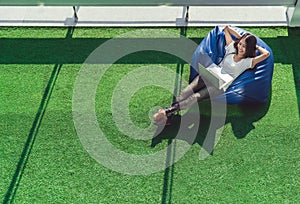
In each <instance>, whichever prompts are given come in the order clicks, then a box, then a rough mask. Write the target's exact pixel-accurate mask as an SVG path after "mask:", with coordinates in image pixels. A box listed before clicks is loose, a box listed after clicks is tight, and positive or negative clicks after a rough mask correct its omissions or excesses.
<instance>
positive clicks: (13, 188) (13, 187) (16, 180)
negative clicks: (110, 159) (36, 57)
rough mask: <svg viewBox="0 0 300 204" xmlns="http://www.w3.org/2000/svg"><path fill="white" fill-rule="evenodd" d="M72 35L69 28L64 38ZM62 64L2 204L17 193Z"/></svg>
mask: <svg viewBox="0 0 300 204" xmlns="http://www.w3.org/2000/svg"><path fill="white" fill-rule="evenodd" d="M72 33H73V28H69V29H68V32H67V35H66V38H70V37H72ZM61 67H62V64H56V65H55V66H54V68H53V70H52V73H51V75H50V78H49V81H48V84H47V86H46V88H45V91H44V94H43V97H42V100H41V103H40V106H39V109H38V111H37V113H36V115H35V119H34V121H33V123H32V126H31V129H30V132H29V134H28V137H27V140H26V143H25V145H24V148H23V151H22V153H21V156H20V159H19V162H18V164H17V167H16V170H15V173H14V175H13V177H12V180H11V183H10V185H9V188H8V190H7V192H6V195H5V197H4V200H3V203H13V202H14V199H15V196H16V193H17V191H18V188H19V185H20V182H21V180H22V177H23V174H24V172H25V169H26V166H27V163H28V161H29V158H30V154H31V151H32V148H33V146H34V143H35V141H36V138H37V135H38V132H39V129H40V126H41V124H42V120H43V118H44V115H45V112H46V109H47V106H48V103H49V101H50V98H51V95H52V92H53V88H54V86H55V83H56V80H57V78H58V75H59V73H60V70H61Z"/></svg>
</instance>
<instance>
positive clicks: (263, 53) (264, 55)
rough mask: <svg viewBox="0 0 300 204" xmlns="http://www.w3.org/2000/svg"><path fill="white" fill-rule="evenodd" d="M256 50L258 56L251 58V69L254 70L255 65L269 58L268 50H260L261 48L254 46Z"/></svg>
mask: <svg viewBox="0 0 300 204" xmlns="http://www.w3.org/2000/svg"><path fill="white" fill-rule="evenodd" d="M256 49H257V50H258V52H260V55H258V56H256V57H254V58H253V61H252V68H254V67H255V65H257V64H258V63H260V62H261V61H263V60H265V59H267V58H268V57H269V56H270V52H269V51H268V50H266V49H265V48H262V47H260V46H258V45H256Z"/></svg>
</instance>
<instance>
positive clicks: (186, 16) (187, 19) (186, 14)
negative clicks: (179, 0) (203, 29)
mask: <svg viewBox="0 0 300 204" xmlns="http://www.w3.org/2000/svg"><path fill="white" fill-rule="evenodd" d="M189 8H190V7H189V6H187V7H186V13H185V22H188V21H189Z"/></svg>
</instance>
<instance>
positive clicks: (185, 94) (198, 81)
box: [174, 75, 206, 103]
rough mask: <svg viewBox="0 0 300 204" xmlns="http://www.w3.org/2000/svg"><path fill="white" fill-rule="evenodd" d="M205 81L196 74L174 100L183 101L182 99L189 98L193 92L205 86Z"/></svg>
mask: <svg viewBox="0 0 300 204" xmlns="http://www.w3.org/2000/svg"><path fill="white" fill-rule="evenodd" d="M205 86H206V85H205V83H204V81H203V79H202V78H201V77H200V76H199V75H198V76H197V77H196V78H195V79H194V80H193V81H192V82H191V83H190V84H189V85H188V86H187V87H186V88H184V89H183V90H182V91H181V92H180V95H179V96H178V97H176V101H175V102H174V103H176V102H180V101H183V100H184V99H187V98H189V97H190V96H192V95H193V94H194V93H196V92H198V91H199V90H201V89H203V88H204V87H205Z"/></svg>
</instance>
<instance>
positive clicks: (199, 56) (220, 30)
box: [189, 26, 274, 104]
mask: <svg viewBox="0 0 300 204" xmlns="http://www.w3.org/2000/svg"><path fill="white" fill-rule="evenodd" d="M233 28H234V29H235V30H236V31H237V32H238V33H240V34H241V35H242V34H243V33H245V32H247V31H245V30H243V29H241V28H238V27H233ZM255 37H256V39H257V45H259V46H261V47H263V48H265V49H267V50H268V51H269V52H270V56H269V57H268V58H267V59H266V60H264V61H262V62H260V63H259V64H257V65H256V68H254V69H249V70H246V71H245V72H243V73H242V74H241V75H240V76H239V77H238V78H236V79H235V80H234V81H233V82H232V84H231V85H230V86H229V87H228V89H227V90H226V92H225V93H224V94H221V95H219V96H217V97H214V98H212V99H211V100H213V101H216V102H225V101H226V102H227V103H228V104H248V103H266V102H267V101H268V98H269V97H268V96H269V92H270V88H271V82H272V75H273V69H274V57H273V53H272V50H271V48H270V47H269V46H268V45H267V44H266V43H265V42H264V41H263V40H261V39H260V38H258V37H257V36H255ZM225 44H226V42H225V35H224V27H221V26H216V27H215V28H214V29H213V30H211V31H210V32H209V33H208V35H207V36H206V37H205V38H204V39H203V40H202V41H201V43H200V44H199V46H198V47H197V49H196V51H195V52H194V55H193V58H192V62H191V65H190V78H189V81H190V82H191V81H192V80H193V79H194V78H195V77H196V76H197V75H198V68H199V65H198V63H201V64H202V65H203V66H208V65H209V64H211V63H215V64H219V63H220V62H221V60H222V59H223V57H224V54H225ZM256 54H257V55H259V52H258V51H257V53H256ZM225 99H226V100H225Z"/></svg>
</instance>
